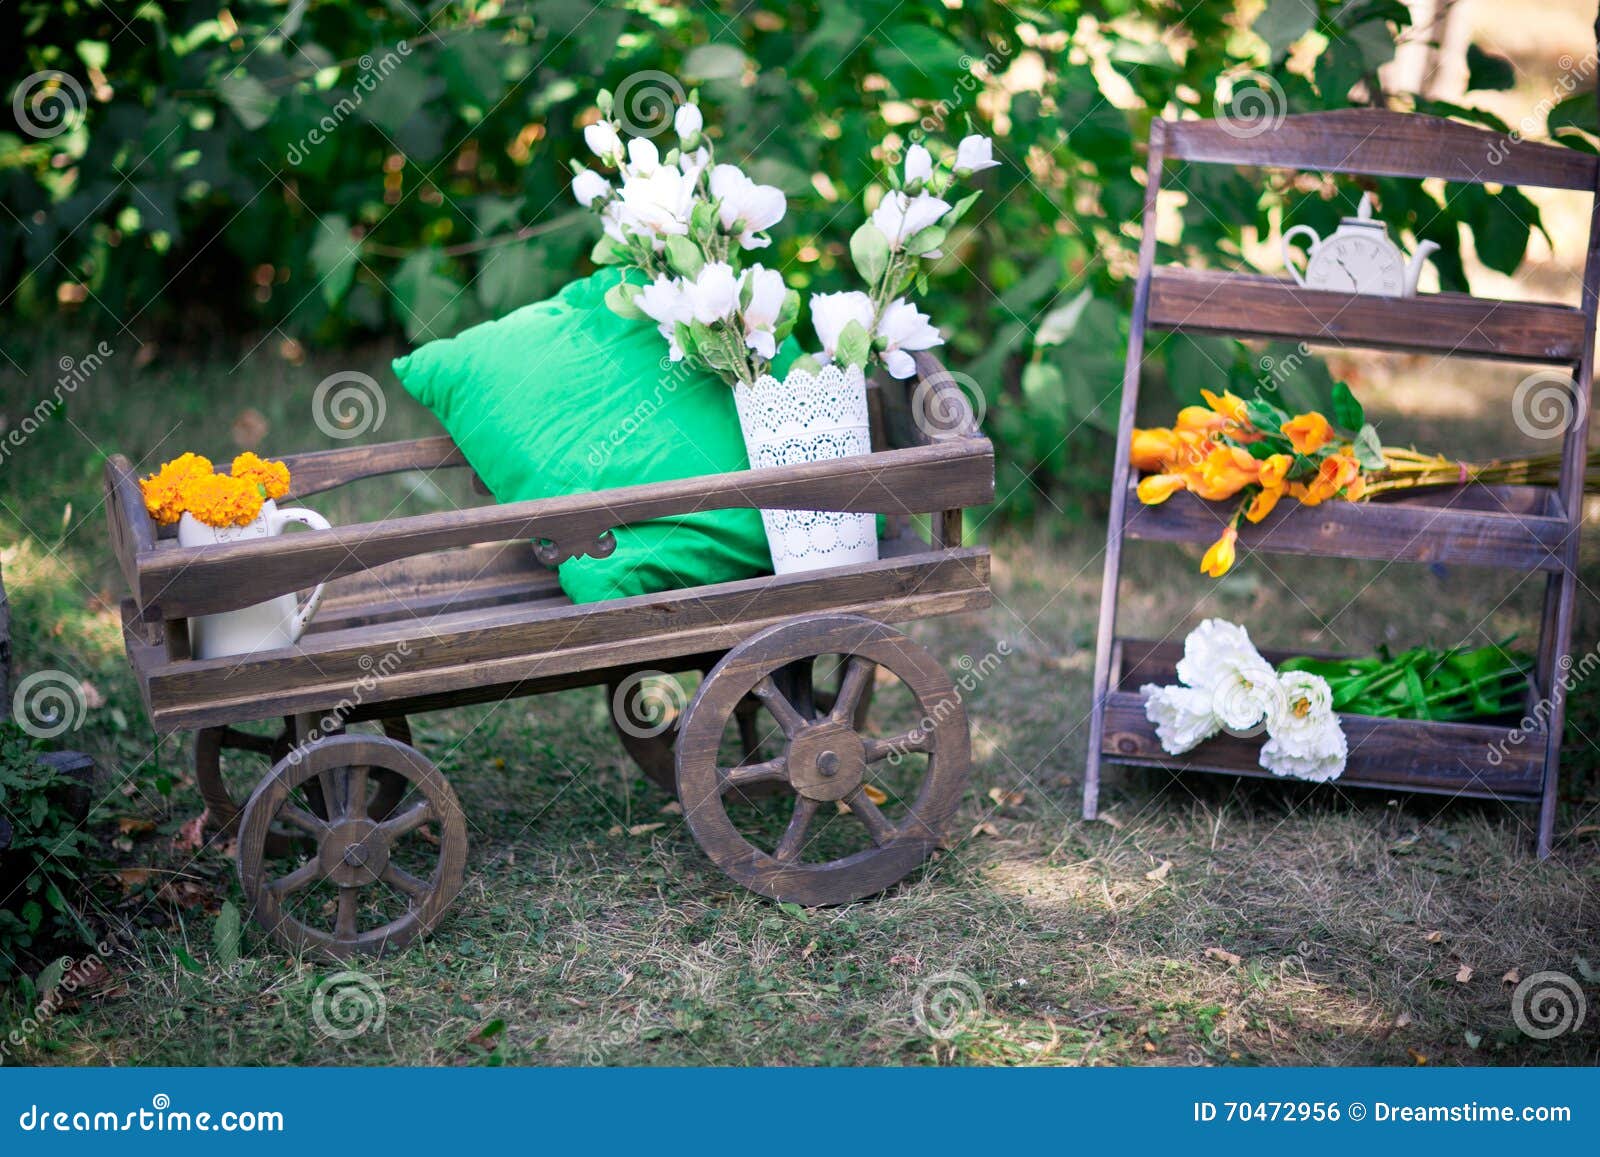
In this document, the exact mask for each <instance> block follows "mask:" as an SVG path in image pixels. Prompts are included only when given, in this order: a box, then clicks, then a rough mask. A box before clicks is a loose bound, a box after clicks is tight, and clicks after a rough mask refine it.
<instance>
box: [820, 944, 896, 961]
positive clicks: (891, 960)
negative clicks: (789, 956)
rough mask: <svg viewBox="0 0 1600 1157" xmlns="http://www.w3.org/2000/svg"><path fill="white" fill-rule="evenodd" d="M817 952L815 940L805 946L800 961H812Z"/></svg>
mask: <svg viewBox="0 0 1600 1157" xmlns="http://www.w3.org/2000/svg"><path fill="white" fill-rule="evenodd" d="M816 950H817V942H816V941H815V940H813V941H812V942H811V943H810V944H807V945H806V946H805V948H804V949H803V950H802V951H801V953H800V959H801V960H810V959H811V954H812V953H813V952H815V951H816ZM890 963H891V964H893V963H894V962H893V961H892V960H891V961H890Z"/></svg>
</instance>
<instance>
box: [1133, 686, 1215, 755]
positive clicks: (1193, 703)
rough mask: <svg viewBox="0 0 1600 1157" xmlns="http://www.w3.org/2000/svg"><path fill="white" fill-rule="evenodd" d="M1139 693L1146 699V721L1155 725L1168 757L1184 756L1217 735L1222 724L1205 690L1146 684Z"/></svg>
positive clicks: (1162, 747) (1162, 748)
mask: <svg viewBox="0 0 1600 1157" xmlns="http://www.w3.org/2000/svg"><path fill="white" fill-rule="evenodd" d="M1139 693H1140V694H1142V695H1143V696H1144V697H1145V700H1144V713H1145V718H1147V719H1149V720H1150V722H1151V723H1153V724H1155V728H1156V736H1157V738H1159V739H1160V740H1161V750H1163V751H1165V752H1166V753H1167V754H1168V755H1182V754H1183V753H1184V752H1185V751H1189V750H1190V749H1192V748H1194V747H1196V746H1198V745H1199V744H1200V742H1201V741H1202V740H1206V739H1209V738H1211V736H1213V735H1215V734H1216V733H1217V729H1218V728H1219V726H1220V724H1219V723H1218V721H1217V717H1216V716H1215V715H1213V714H1212V712H1211V696H1210V695H1208V694H1207V693H1206V692H1205V691H1200V690H1196V689H1195V688H1193V687H1178V686H1172V687H1158V686H1156V685H1155V684H1154V683H1146V684H1145V685H1144V686H1143V687H1141V688H1139Z"/></svg>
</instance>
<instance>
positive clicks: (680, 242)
mask: <svg viewBox="0 0 1600 1157" xmlns="http://www.w3.org/2000/svg"><path fill="white" fill-rule="evenodd" d="M667 264H668V265H670V266H672V271H673V272H674V273H677V274H680V275H681V276H683V277H698V276H699V275H700V270H702V269H703V268H705V264H706V259H705V255H704V254H702V253H701V252H700V246H698V245H696V244H695V243H694V242H693V241H690V240H689V239H688V238H687V237H668V238H667Z"/></svg>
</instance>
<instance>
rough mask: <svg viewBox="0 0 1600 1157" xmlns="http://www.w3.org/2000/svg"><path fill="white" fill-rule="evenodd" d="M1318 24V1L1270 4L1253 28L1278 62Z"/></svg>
mask: <svg viewBox="0 0 1600 1157" xmlns="http://www.w3.org/2000/svg"><path fill="white" fill-rule="evenodd" d="M1316 22H1317V0H1268V4H1267V7H1266V9H1265V10H1264V11H1263V12H1262V13H1261V15H1260V16H1257V17H1256V22H1255V23H1254V24H1252V25H1251V26H1250V29H1251V31H1253V32H1254V33H1255V34H1256V35H1257V36H1259V37H1261V39H1262V40H1265V41H1266V42H1267V48H1268V49H1270V50H1271V52H1272V59H1274V60H1277V59H1278V58H1279V57H1281V56H1283V54H1284V53H1285V52H1287V51H1288V50H1289V46H1290V45H1291V44H1293V43H1294V42H1295V41H1296V40H1299V39H1300V38H1301V37H1302V36H1304V35H1305V34H1306V33H1307V32H1310V31H1311V28H1312V26H1313V25H1315V24H1316Z"/></svg>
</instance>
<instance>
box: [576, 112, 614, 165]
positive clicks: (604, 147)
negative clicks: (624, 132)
mask: <svg viewBox="0 0 1600 1157" xmlns="http://www.w3.org/2000/svg"><path fill="white" fill-rule="evenodd" d="M583 143H584V144H586V145H588V146H589V151H590V152H591V153H593V154H594V155H595V156H597V157H599V158H600V159H601V160H602V161H606V162H608V163H610V164H616V163H617V162H618V161H620V160H621V159H622V138H621V137H619V136H618V135H617V126H616V125H614V124H612V123H611V122H610V121H596V122H595V123H594V124H592V125H589V126H588V127H587V128H585V129H584V130H583Z"/></svg>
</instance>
